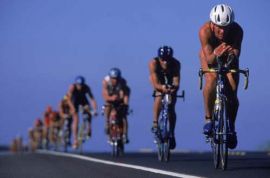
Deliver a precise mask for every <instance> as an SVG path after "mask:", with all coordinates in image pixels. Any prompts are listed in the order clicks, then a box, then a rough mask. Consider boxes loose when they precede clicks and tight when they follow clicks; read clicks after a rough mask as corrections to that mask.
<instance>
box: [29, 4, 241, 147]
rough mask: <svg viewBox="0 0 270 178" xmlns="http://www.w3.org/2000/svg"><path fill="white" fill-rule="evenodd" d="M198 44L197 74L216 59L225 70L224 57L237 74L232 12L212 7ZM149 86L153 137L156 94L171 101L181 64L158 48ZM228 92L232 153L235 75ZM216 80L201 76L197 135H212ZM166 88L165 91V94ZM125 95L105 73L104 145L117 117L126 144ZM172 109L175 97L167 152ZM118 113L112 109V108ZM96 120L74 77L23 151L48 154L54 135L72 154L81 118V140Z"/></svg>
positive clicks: (116, 72) (87, 92)
mask: <svg viewBox="0 0 270 178" xmlns="http://www.w3.org/2000/svg"><path fill="white" fill-rule="evenodd" d="M199 39H200V43H201V49H200V52H199V59H200V63H201V67H202V69H203V70H207V69H210V68H213V67H215V66H217V61H216V59H217V58H219V59H221V60H222V62H223V63H224V64H225V63H227V62H228V61H226V60H227V59H228V56H233V62H231V63H230V65H231V66H230V67H231V68H233V69H238V67H239V56H240V51H241V43H242V39H243V30H242V28H241V26H240V25H239V24H238V23H237V22H235V20H234V12H233V10H232V8H231V7H230V6H228V5H225V4H218V5H216V6H214V7H213V8H212V9H211V11H210V20H209V21H207V22H206V23H204V24H203V26H202V27H201V28H200V29H199ZM148 66H149V73H150V83H151V85H152V87H153V92H154V93H155V94H160V95H159V96H160V97H154V102H153V125H152V126H149V127H152V129H151V130H152V133H153V134H154V135H155V134H156V133H157V130H158V118H159V114H160V111H161V102H162V94H165V93H170V94H172V97H173V96H175V95H177V91H178V90H179V87H180V71H181V63H180V62H179V60H178V59H176V58H175V57H174V56H173V49H172V47H170V46H161V47H160V48H158V51H157V56H156V57H154V58H152V59H151V60H150V61H149V65H148ZM226 77H227V81H228V86H229V87H228V88H226V91H227V93H226V94H227V95H228V96H227V98H228V100H229V102H228V103H229V105H230V107H228V117H229V119H230V120H231V121H232V122H231V123H232V124H231V125H230V127H231V128H230V130H232V133H233V134H232V135H231V136H230V139H229V148H231V149H234V148H236V146H237V136H236V131H235V121H236V115H237V111H238V106H239V101H238V98H237V88H238V83H239V74H237V73H235V74H232V73H229V74H227V76H226ZM216 78H217V76H216V74H215V73H207V74H205V81H206V82H205V86H204V88H203V98H204V109H205V116H204V119H205V125H204V126H203V133H204V134H206V135H209V134H211V131H212V129H213V121H212V111H213V107H214V101H215V96H216V95H215V93H216V91H215V86H216ZM167 85H170V86H171V87H170V88H168V87H167ZM130 93H131V89H130V88H129V86H128V82H127V81H126V80H125V78H124V77H123V75H122V74H121V70H120V69H119V68H111V69H109V72H108V74H107V75H106V76H105V77H104V79H103V81H102V96H103V99H104V106H103V107H102V108H103V114H104V118H105V124H104V125H105V129H104V130H105V134H107V135H108V142H110V141H111V139H112V135H111V133H110V118H111V117H113V116H114V115H117V117H118V118H120V120H121V123H122V132H121V133H122V135H121V137H122V139H123V142H124V143H128V142H129V137H128V119H127V116H128V113H129V99H130ZM175 103H176V97H173V98H172V102H171V104H170V106H169V122H170V124H169V125H170V128H169V130H170V135H171V137H170V143H171V145H170V149H174V148H175V147H176V139H175V134H174V133H175V132H174V130H175V124H176V114H175ZM116 105H117V106H119V107H118V108H120V109H114V107H115V106H116ZM97 114H98V112H97V102H96V100H95V97H94V94H93V93H92V91H91V88H90V86H88V85H87V83H86V79H85V77H84V76H77V77H75V80H74V83H72V84H71V85H70V86H69V88H68V90H67V92H66V93H63V97H62V99H61V101H59V106H58V108H57V109H56V108H55V109H54V108H52V107H51V106H47V108H45V110H44V113H43V114H42V116H41V117H40V118H37V119H36V120H35V121H34V124H33V127H32V128H30V129H29V130H28V134H29V140H30V141H29V148H30V150H35V149H37V148H46V149H49V148H50V147H51V145H55V144H57V142H58V135H61V133H63V132H64V130H67V134H66V137H65V139H66V140H65V142H66V144H67V145H69V146H72V147H73V148H74V149H77V148H78V145H79V136H78V134H79V133H78V132H79V127H80V123H81V122H82V117H81V116H83V119H84V120H85V121H86V127H85V132H86V133H85V135H86V137H87V138H90V137H91V135H92V129H91V121H92V118H93V117H95V116H96V115H97Z"/></svg>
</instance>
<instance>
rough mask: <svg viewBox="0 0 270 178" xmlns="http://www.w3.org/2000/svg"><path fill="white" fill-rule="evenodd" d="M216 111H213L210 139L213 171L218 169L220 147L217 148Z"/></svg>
mask: <svg viewBox="0 0 270 178" xmlns="http://www.w3.org/2000/svg"><path fill="white" fill-rule="evenodd" d="M218 112H219V111H218V110H215V111H214V114H213V117H214V118H213V122H214V128H213V135H212V138H211V148H212V152H213V162H214V167H215V169H218V168H219V163H220V151H219V150H220V147H219V135H218V134H217V132H218Z"/></svg>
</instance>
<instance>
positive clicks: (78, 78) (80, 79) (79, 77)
mask: <svg viewBox="0 0 270 178" xmlns="http://www.w3.org/2000/svg"><path fill="white" fill-rule="evenodd" d="M84 83H85V79H84V77H83V76H78V77H76V78H75V84H79V85H83V84H84Z"/></svg>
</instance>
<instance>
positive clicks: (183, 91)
mask: <svg viewBox="0 0 270 178" xmlns="http://www.w3.org/2000/svg"><path fill="white" fill-rule="evenodd" d="M165 94H166V93H160V94H158V95H157V94H153V97H158V96H165ZM169 94H171V93H169ZM172 96H174V97H176V98H183V101H185V90H182V93H181V95H172Z"/></svg>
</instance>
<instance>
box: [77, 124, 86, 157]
mask: <svg viewBox="0 0 270 178" xmlns="http://www.w3.org/2000/svg"><path fill="white" fill-rule="evenodd" d="M85 127H86V124H85V123H84V121H83V123H82V125H81V127H80V129H79V134H78V149H79V152H80V154H83V142H84V139H85V134H84V132H85Z"/></svg>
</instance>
